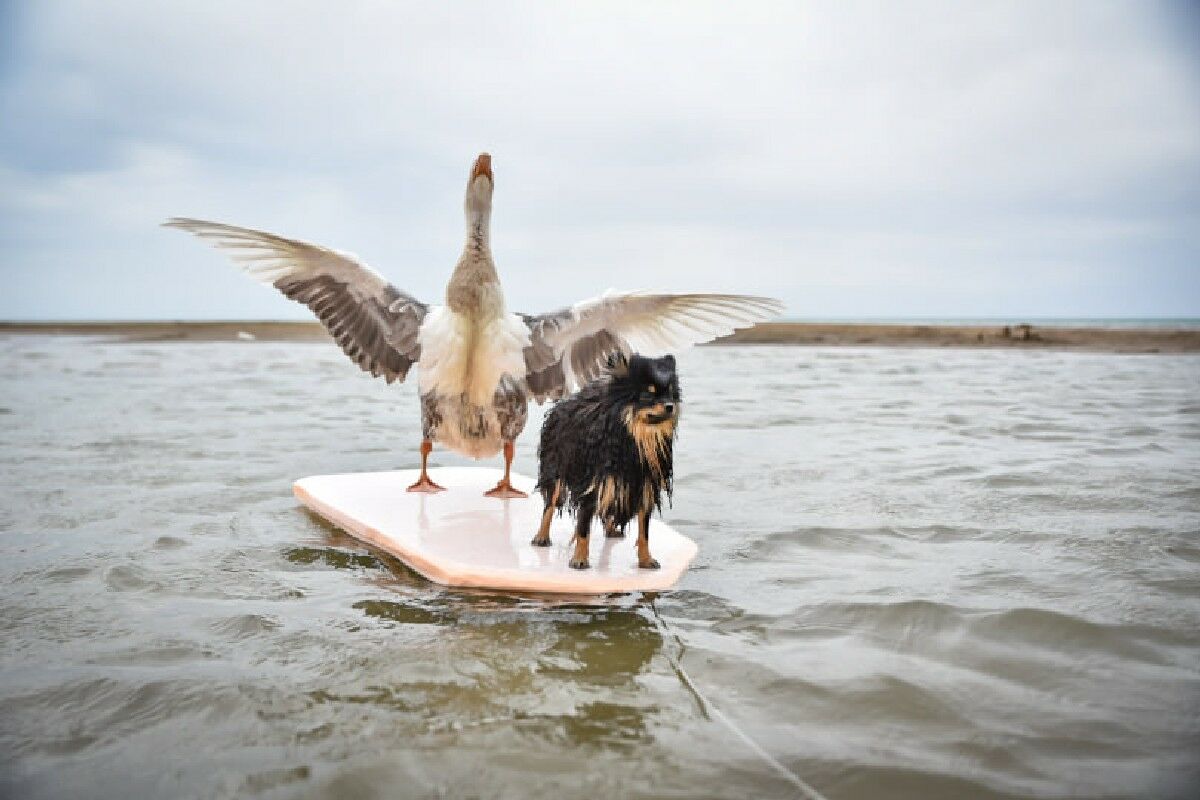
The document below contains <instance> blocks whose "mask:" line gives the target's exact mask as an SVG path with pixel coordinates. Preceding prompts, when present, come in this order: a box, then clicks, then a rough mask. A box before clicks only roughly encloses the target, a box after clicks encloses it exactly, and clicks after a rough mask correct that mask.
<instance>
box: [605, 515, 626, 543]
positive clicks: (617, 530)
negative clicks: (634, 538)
mask: <svg viewBox="0 0 1200 800" xmlns="http://www.w3.org/2000/svg"><path fill="white" fill-rule="evenodd" d="M604 535H605V536H607V537H608V538H609V539H624V538H625V526H624V525H617V523H616V521H615V520H614V519H613V518H612V517H605V518H604Z"/></svg>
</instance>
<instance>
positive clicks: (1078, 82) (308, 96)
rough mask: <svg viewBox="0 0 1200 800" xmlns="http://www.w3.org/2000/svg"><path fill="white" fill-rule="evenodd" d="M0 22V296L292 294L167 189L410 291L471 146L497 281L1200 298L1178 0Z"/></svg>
mask: <svg viewBox="0 0 1200 800" xmlns="http://www.w3.org/2000/svg"><path fill="white" fill-rule="evenodd" d="M7 24H8V26H10V27H11V28H15V29H16V30H17V31H18V33H17V34H16V35H15V36H14V37H13V38H14V39H15V41H16V43H17V46H16V47H15V49H14V53H13V54H10V56H9V57H8V58H7V60H6V61H4V62H0V68H2V69H3V70H4V71H3V73H2V75H0V119H3V120H4V122H2V123H0V169H2V170H3V172H2V173H0V174H2V175H3V178H4V186H3V187H0V207H2V208H3V214H4V219H3V221H0V269H3V270H4V278H5V280H6V281H7V283H8V285H9V286H10V287H13V291H12V292H9V293H5V297H6V299H4V300H0V317H24V316H48V317H63V316H85V317H90V318H97V317H110V318H111V317H128V316H137V317H170V318H175V317H231V316H242V315H249V316H256V317H277V316H293V317H303V315H304V314H305V313H306V312H305V311H304V309H302V308H299V307H297V306H292V305H290V304H288V303H287V302H286V301H283V300H280V299H276V298H273V297H271V296H270V295H269V293H267V292H262V291H260V290H257V289H255V287H253V286H251V285H248V284H246V283H245V282H244V279H242V278H240V277H238V276H236V274H234V273H233V271H232V270H224V271H222V265H221V263H220V260H219V257H218V256H215V255H214V254H213V253H211V252H208V251H204V250H202V249H201V248H199V247H198V246H197V244H196V243H195V242H189V241H186V240H183V239H182V238H181V237H178V235H173V234H172V233H171V232H167V231H161V230H159V229H157V228H156V227H155V225H156V223H157V222H158V221H160V220H161V219H162V218H164V217H166V216H170V215H173V214H191V215H199V216H210V217H212V218H215V219H220V220H224V221H232V222H239V223H243V224H248V225H253V226H260V227H266V228H272V229H276V230H279V231H281V232H285V233H289V234H291V235H295V236H299V237H302V238H307V239H310V240H313V241H318V242H323V243H328V244H331V245H333V246H338V247H342V248H344V249H349V250H352V251H355V252H358V253H360V254H361V255H363V256H365V257H367V258H368V259H369V260H370V261H371V262H372V263H374V264H375V265H376V266H378V267H379V268H380V269H381V270H382V271H384V272H385V273H386V274H388V275H389V277H391V278H393V279H394V280H395V281H396V282H397V283H398V284H400V285H402V286H404V287H405V288H406V289H410V290H412V291H414V292H415V293H417V294H419V295H420V296H423V297H428V298H430V299H435V300H436V299H437V298H439V297H440V294H441V285H442V281H443V280H444V278H445V276H446V274H447V272H448V270H449V269H450V267H451V266H452V264H453V262H454V260H455V258H456V257H457V252H458V249H459V247H460V246H461V241H460V239H461V217H460V216H459V214H460V213H461V211H460V206H461V190H462V186H463V183H464V181H465V173H466V169H467V167H468V165H469V164H470V162H471V159H472V157H473V155H474V154H475V153H476V152H478V151H480V150H484V149H487V150H490V151H491V152H493V153H494V154H495V156H496V170H497V179H498V185H497V211H496V215H497V219H496V224H495V239H496V242H495V245H496V251H497V258H498V261H499V263H500V268H501V272H502V274H503V275H504V276H505V277H506V279H507V282H508V293H509V300H510V305H512V306H513V307H517V308H523V309H529V310H536V309H541V308H548V307H554V306H558V305H562V304H563V303H566V302H570V301H572V300H574V299H577V298H578V297H581V296H586V295H590V294H593V293H595V292H597V291H600V290H603V289H605V288H608V287H609V286H621V287H632V286H638V285H654V286H661V287H669V288H689V287H694V286H701V287H714V288H724V289H744V290H747V291H761V292H770V293H773V294H777V295H779V296H781V297H783V298H784V299H785V300H786V301H787V302H788V304H789V309H790V312H791V313H792V314H794V315H797V316H818V317H819V316H899V315H935V316H980V315H990V314H1001V315H1009V314H1031V315H1032V314H1039V315H1041V314H1058V313H1062V314H1085V315H1098V316H1110V315H1118V314H1130V315H1148V314H1168V315H1181V314H1191V315H1200V277H1197V271H1196V269H1195V267H1196V266H1197V263H1196V262H1197V258H1198V256H1200V234H1197V233H1196V231H1198V230H1200V225H1198V224H1197V223H1198V222H1200V188H1197V187H1200V80H1198V77H1200V70H1198V69H1197V67H1198V65H1200V59H1198V57H1197V51H1196V48H1195V46H1194V45H1189V44H1188V42H1189V41H1190V40H1189V39H1188V37H1181V36H1179V35H1178V33H1177V29H1178V26H1179V24H1180V21H1179V17H1178V15H1177V14H1176V12H1175V11H1174V10H1173V9H1172V8H1171V7H1165V6H1164V7H1154V8H1148V7H1146V6H1142V5H1134V4H1102V3H1078V4H1072V3H1065V4H1055V5H1050V6H1047V5H1043V4H1007V3H1006V4H988V3H972V4H905V5H903V6H884V7H882V8H879V7H875V6H868V5H859V4H853V3H850V4H846V3H836V4H835V3H811V4H802V5H797V4H754V5H752V6H750V7H749V8H748V9H747V8H738V9H734V8H733V7H732V6H728V5H722V4H712V5H697V4H694V3H687V4H681V3H678V4H677V3H653V4H632V3H630V4H602V5H579V4H570V5H568V4H562V5H557V4H538V5H525V4H476V5H465V6H464V5H455V6H454V7H453V8H428V7H424V6H419V5H408V4H393V3H357V4H354V5H353V6H351V7H349V8H345V9H343V8H334V7H332V6H329V5H328V4H318V3H313V4H304V3H287V4H282V3H280V4H274V3H256V4H237V3H229V2H211V3H204V4H194V5H191V6H188V7H178V6H163V5H162V4H156V3H149V2H146V3H138V2H125V3H121V4H103V3H86V2H84V3H47V4H38V5H36V6H29V7H25V8H24V9H23V10H22V11H21V12H20V14H18V15H17V18H16V19H14V20H9V21H8V23H7ZM113 285H119V286H123V287H127V288H128V289H129V290H130V294H131V296H125V295H120V296H116V297H114V296H113V295H112V293H111V292H106V291H105V287H111V286H113ZM138 287H142V288H144V290H145V291H144V292H138V291H136V290H137V288H138ZM184 287H186V288H184Z"/></svg>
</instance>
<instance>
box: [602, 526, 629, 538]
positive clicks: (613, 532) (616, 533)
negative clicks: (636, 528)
mask: <svg viewBox="0 0 1200 800" xmlns="http://www.w3.org/2000/svg"><path fill="white" fill-rule="evenodd" d="M604 535H605V536H606V537H607V538H609V539H624V538H625V531H623V530H621V529H620V528H609V529H608V530H606V531H605V532H604Z"/></svg>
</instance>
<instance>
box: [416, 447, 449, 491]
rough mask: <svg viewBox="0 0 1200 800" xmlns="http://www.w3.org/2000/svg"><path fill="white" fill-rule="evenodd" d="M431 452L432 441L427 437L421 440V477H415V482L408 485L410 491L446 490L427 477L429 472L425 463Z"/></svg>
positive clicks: (427, 461)
mask: <svg viewBox="0 0 1200 800" xmlns="http://www.w3.org/2000/svg"><path fill="white" fill-rule="evenodd" d="M431 452H433V442H431V441H429V440H428V439H422V440H421V477H419V478H417V482H416V483H414V484H413V485H412V486H410V487H408V490H409V491H410V492H425V493H426V494H435V493H437V492H444V491H446V489H445V487H444V486H438V485H437V484H436V483H434V482H433V481H432V480H430V479H429V472H428V471H427V470H426V465H427V464H428V463H429V454H430V453H431Z"/></svg>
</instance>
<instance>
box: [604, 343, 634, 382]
mask: <svg viewBox="0 0 1200 800" xmlns="http://www.w3.org/2000/svg"><path fill="white" fill-rule="evenodd" d="M607 366H608V374H609V375H612V376H613V377H614V378H624V377H625V376H626V375H628V374H629V356H627V355H625V352H624V351H623V350H614V351H613V352H611V353H609V354H608V365H607Z"/></svg>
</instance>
